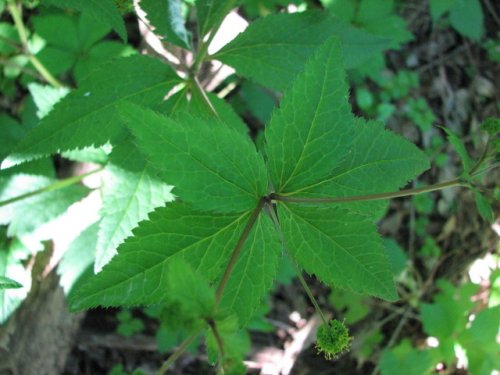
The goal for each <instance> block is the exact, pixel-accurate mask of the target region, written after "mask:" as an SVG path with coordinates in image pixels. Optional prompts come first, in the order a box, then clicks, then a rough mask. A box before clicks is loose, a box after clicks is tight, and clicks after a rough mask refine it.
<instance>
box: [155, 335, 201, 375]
mask: <svg viewBox="0 0 500 375" xmlns="http://www.w3.org/2000/svg"><path fill="white" fill-rule="evenodd" d="M201 331H202V329H201V328H200V329H198V330H197V331H196V332H195V333H193V334H192V335H191V336H189V337H188V338H187V339H185V340H184V341H183V342H182V344H180V345H179V347H178V348H177V349H176V350H175V352H173V353H172V355H171V356H170V357H168V358H167V360H166V361H165V362H163V364H162V365H161V367H160V368H159V369H158V371H157V372H156V375H163V374H165V373H166V372H167V370H168V369H169V368H170V366H172V365H173V364H174V362H175V361H177V360H178V359H179V357H180V356H181V355H182V354H184V352H185V351H186V350H187V348H188V347H189V345H191V343H192V342H193V341H194V340H195V339H196V338H197V337H198V336H199V335H200V333H201Z"/></svg>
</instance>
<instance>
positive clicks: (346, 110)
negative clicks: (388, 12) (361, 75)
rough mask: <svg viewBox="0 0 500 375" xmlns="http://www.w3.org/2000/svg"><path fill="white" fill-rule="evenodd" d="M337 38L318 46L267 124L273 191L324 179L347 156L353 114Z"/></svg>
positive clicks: (282, 191)
mask: <svg viewBox="0 0 500 375" xmlns="http://www.w3.org/2000/svg"><path fill="white" fill-rule="evenodd" d="M347 99H348V87H347V84H346V82H345V73H344V70H343V69H342V57H341V51H340V45H339V42H338V40H337V39H336V38H332V39H330V40H329V41H328V42H326V43H325V44H324V46H322V47H320V48H319V49H318V51H317V52H316V54H315V55H314V57H313V58H312V59H311V60H310V61H309V62H308V63H307V65H306V67H305V70H304V72H303V73H302V74H300V75H299V76H298V77H297V79H296V80H295V81H294V83H293V85H292V86H291V87H290V89H289V90H287V91H286V92H285V94H284V97H283V100H282V101H281V103H280V108H279V109H278V110H276V111H275V112H274V113H273V116H272V118H271V122H270V123H269V125H268V127H267V128H266V156H267V158H268V169H269V175H270V177H271V181H272V182H273V185H274V189H275V190H276V191H277V192H279V193H293V192H295V191H297V190H301V189H302V188H303V187H305V186H308V185H313V184H315V183H318V182H320V181H321V180H322V179H324V178H325V177H327V176H328V175H329V174H330V173H331V171H332V170H333V169H334V168H335V166H337V165H338V164H339V163H340V161H341V160H342V159H343V158H345V157H346V155H347V153H348V150H349V148H350V144H351V142H352V138H353V129H352V127H351V126H350V123H352V121H353V118H354V116H353V115H352V113H351V107H350V105H349V102H348V100H347Z"/></svg>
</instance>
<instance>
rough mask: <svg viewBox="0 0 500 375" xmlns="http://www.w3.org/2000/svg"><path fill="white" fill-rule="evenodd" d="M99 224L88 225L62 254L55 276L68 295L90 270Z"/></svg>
mask: <svg viewBox="0 0 500 375" xmlns="http://www.w3.org/2000/svg"><path fill="white" fill-rule="evenodd" d="M98 231H99V222H97V223H94V224H92V225H90V226H89V227H88V228H87V229H85V230H84V231H83V232H82V233H81V234H80V235H79V236H78V237H76V238H75V239H74V240H73V241H72V242H71V244H70V245H69V247H68V249H67V250H66V252H65V253H64V256H63V258H62V259H61V262H60V263H59V266H58V267H57V274H58V275H59V276H60V281H59V283H60V285H61V286H62V287H63V289H64V292H65V293H66V295H68V294H69V293H70V292H71V291H72V290H73V287H74V286H75V285H76V283H78V282H79V280H80V278H81V277H82V276H83V275H84V274H85V273H86V272H87V271H88V270H90V269H91V268H92V264H93V263H94V259H95V253H96V248H97V233H98Z"/></svg>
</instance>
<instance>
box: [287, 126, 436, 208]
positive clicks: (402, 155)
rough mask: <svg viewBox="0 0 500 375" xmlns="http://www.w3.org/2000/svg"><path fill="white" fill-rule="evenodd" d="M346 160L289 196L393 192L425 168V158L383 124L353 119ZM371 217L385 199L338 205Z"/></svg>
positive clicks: (385, 201) (412, 145)
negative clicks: (326, 175) (322, 177)
mask: <svg viewBox="0 0 500 375" xmlns="http://www.w3.org/2000/svg"><path fill="white" fill-rule="evenodd" d="M352 127H353V130H354V132H355V133H354V135H353V140H352V147H351V150H350V153H349V157H347V158H345V159H344V160H343V161H342V163H340V164H339V165H338V166H337V167H336V168H335V169H334V170H333V172H332V173H331V175H330V176H328V177H327V178H325V179H324V180H322V181H320V182H318V183H315V184H311V185H309V186H304V187H303V188H302V189H299V190H297V191H296V192H294V193H293V194H292V195H294V196H297V197H298V196H300V197H306V198H332V197H349V196H363V195H369V194H377V193H385V192H393V191H396V190H397V189H399V188H400V187H401V186H403V185H405V184H407V183H408V181H409V180H411V179H412V178H414V177H415V176H417V175H418V174H420V173H422V172H423V171H425V170H427V169H428V168H429V159H428V158H427V156H426V155H425V153H424V152H422V151H421V150H420V149H419V148H417V147H416V146H415V145H414V144H413V143H411V142H409V141H408V140H406V139H404V138H403V137H401V136H399V135H397V134H396V133H393V132H391V131H390V130H387V129H385V128H384V124H383V123H380V122H375V121H365V120H363V119H361V118H357V119H356V120H355V121H354V123H353V124H352ZM340 205H341V207H344V208H348V209H350V210H354V211H357V212H360V213H363V214H369V215H372V216H374V217H376V216H379V215H380V214H382V213H383V212H384V209H385V207H386V206H387V200H374V201H363V202H349V203H341V204H340Z"/></svg>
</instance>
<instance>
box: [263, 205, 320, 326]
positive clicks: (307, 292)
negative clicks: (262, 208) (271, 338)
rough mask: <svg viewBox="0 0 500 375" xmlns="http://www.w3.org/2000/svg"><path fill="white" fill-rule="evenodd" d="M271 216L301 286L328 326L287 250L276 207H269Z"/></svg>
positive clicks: (300, 271)
mask: <svg viewBox="0 0 500 375" xmlns="http://www.w3.org/2000/svg"><path fill="white" fill-rule="evenodd" d="M268 212H269V215H270V216H271V220H272V221H273V223H274V226H275V228H276V231H277V232H278V235H279V236H280V240H281V243H282V244H283V248H284V249H285V252H286V253H287V255H288V256H289V257H290V260H291V262H292V264H293V267H294V268H295V272H296V274H297V277H298V278H299V281H300V284H301V285H302V288H304V290H305V292H306V294H307V297H309V300H310V301H311V303H312V304H313V306H314V309H315V310H316V311H317V312H318V314H319V316H320V317H321V320H322V321H323V324H325V325H328V320H327V319H326V317H325V314H323V310H321V308H320V307H319V304H318V301H316V298H315V297H314V295H313V293H312V291H311V289H310V288H309V285H307V282H306V280H305V279H304V277H303V276H302V270H301V269H300V268H299V266H298V265H297V262H295V259H293V257H292V256H290V252H289V251H288V249H287V245H286V242H285V236H284V235H283V231H282V230H281V225H280V222H279V220H278V217H277V216H276V212H275V211H274V207H272V206H269V210H268Z"/></svg>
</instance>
